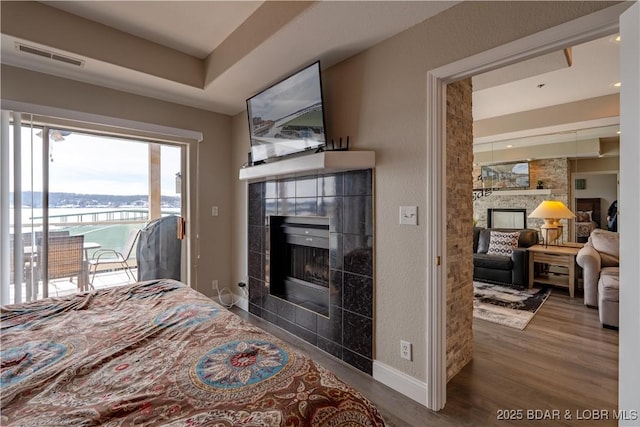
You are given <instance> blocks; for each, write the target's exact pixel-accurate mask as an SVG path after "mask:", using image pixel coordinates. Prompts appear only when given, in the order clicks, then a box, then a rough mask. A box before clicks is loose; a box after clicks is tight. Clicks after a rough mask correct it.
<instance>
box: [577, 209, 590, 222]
mask: <svg viewBox="0 0 640 427" xmlns="http://www.w3.org/2000/svg"><path fill="white" fill-rule="evenodd" d="M592 213H593V211H578V212H576V222H591V221H592V219H591V214H592Z"/></svg>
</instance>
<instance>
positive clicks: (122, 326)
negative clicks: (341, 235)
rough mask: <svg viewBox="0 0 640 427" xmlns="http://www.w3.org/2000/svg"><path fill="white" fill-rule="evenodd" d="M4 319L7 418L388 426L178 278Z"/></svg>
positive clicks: (19, 421) (39, 304) (17, 309)
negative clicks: (178, 280)
mask: <svg viewBox="0 0 640 427" xmlns="http://www.w3.org/2000/svg"><path fill="white" fill-rule="evenodd" d="M1 315H2V324H1V328H2V338H1V340H2V350H1V353H2V373H1V392H2V397H1V401H2V415H0V424H1V425H3V426H18V425H105V426H121V425H133V424H136V425H145V426H151V425H168V426H199V425H211V426H213V425H215V426H343V425H350V426H384V421H383V419H382V417H381V415H380V413H379V412H378V410H377V408H376V407H375V406H373V404H372V403H370V402H369V401H368V400H367V399H366V398H365V397H364V396H362V395H361V394H360V393H359V392H357V391H356V390H355V389H353V388H352V387H350V386H348V385H347V384H345V383H344V382H342V381H341V380H339V379H337V378H336V377H335V376H334V375H333V374H332V373H331V372H329V371H327V370H326V369H324V368H322V367H321V366H320V365H318V364H316V363H315V362H314V361H312V360H311V359H309V358H307V357H305V356H303V355H301V354H300V353H298V352H295V351H292V350H291V349H290V348H289V347H288V345H287V344H285V343H284V342H282V341H281V340H278V339H277V338H275V337H274V336H272V335H270V334H268V333H266V332H264V331H263V330H261V329H259V328H257V327H255V326H253V325H251V324H249V323H248V322H246V321H244V320H243V319H241V318H240V317H238V316H236V315H235V314H233V313H231V312H230V311H228V310H227V309H226V308H224V307H222V306H220V305H218V304H217V303H215V302H213V301H212V300H210V299H209V298H207V297H206V296H204V295H202V294H200V293H198V292H196V291H195V290H193V289H191V288H189V287H188V286H186V285H184V284H182V283H180V282H177V281H172V280H162V281H147V282H138V283H135V284H132V285H127V286H123V287H118V288H112V289H103V290H98V291H93V292H88V293H77V294H73V295H70V296H68V297H62V298H47V299H43V300H39V301H33V302H30V303H25V304H19V305H10V306H5V307H2V313H1Z"/></svg>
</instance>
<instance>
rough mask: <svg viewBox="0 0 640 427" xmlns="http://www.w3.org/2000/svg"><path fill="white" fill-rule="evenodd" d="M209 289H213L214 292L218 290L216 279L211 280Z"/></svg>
mask: <svg viewBox="0 0 640 427" xmlns="http://www.w3.org/2000/svg"><path fill="white" fill-rule="evenodd" d="M211 289H213V290H214V291H215V290H216V289H218V280H217V279H213V280H212V281H211Z"/></svg>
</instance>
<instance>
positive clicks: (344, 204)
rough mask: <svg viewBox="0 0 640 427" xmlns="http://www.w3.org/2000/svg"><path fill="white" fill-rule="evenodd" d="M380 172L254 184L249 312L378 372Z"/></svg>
mask: <svg viewBox="0 0 640 427" xmlns="http://www.w3.org/2000/svg"><path fill="white" fill-rule="evenodd" d="M372 175H373V170H372V169H365V170H357V171H349V172H340V173H330V174H321V175H309V176H303V177H297V178H288V179H276V180H269V181H265V182H258V183H251V184H249V201H248V218H249V224H248V236H249V253H248V261H249V265H248V271H249V311H250V312H251V313H252V314H254V315H256V316H259V317H261V318H263V319H265V320H267V321H269V322H271V323H273V324H275V325H277V326H279V327H281V328H283V329H285V330H287V331H289V332H290V333H293V334H294V335H296V336H298V337H300V338H302V339H304V340H305V341H307V342H309V343H311V344H312V345H314V346H316V347H318V348H319V349H321V350H324V351H326V352H328V353H330V354H332V355H334V356H335V357H337V358H339V359H342V360H343V361H345V362H346V363H349V364H350V365H352V366H355V367H356V368H358V369H360V370H361V371H364V372H367V373H369V374H371V371H372V363H373V328H374V322H373V295H374V293H373V292H374V288H373V286H374V281H373V253H374V250H373V249H374V248H373V242H374V227H373V179H372V178H373V177H372Z"/></svg>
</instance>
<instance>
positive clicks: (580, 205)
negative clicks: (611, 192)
mask: <svg viewBox="0 0 640 427" xmlns="http://www.w3.org/2000/svg"><path fill="white" fill-rule="evenodd" d="M576 211H592V214H591V219H593V220H594V221H595V222H596V223H597V224H598V227H601V226H602V220H601V218H600V212H601V211H600V198H599V197H595V198H588V199H576Z"/></svg>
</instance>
